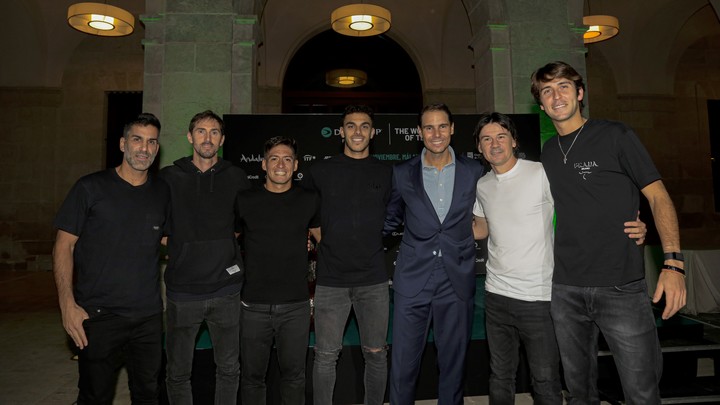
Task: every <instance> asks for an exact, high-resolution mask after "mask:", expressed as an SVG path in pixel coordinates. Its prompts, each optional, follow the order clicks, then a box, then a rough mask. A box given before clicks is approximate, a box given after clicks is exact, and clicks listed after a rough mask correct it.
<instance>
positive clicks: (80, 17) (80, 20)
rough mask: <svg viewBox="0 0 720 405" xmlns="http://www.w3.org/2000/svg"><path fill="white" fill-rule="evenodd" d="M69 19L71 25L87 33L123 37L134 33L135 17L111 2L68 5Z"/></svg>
mask: <svg viewBox="0 0 720 405" xmlns="http://www.w3.org/2000/svg"><path fill="white" fill-rule="evenodd" d="M67 21H68V24H70V26H71V27H73V28H75V29H76V30H78V31H80V32H84V33H86V34H92V35H99V36H102V37H122V36H125V35H130V34H132V32H133V30H134V29H135V17H133V15H132V14H130V13H129V12H127V11H125V10H123V9H121V8H119V7H115V6H111V5H109V4H102V3H75V4H73V5H71V6H70V7H68V14H67Z"/></svg>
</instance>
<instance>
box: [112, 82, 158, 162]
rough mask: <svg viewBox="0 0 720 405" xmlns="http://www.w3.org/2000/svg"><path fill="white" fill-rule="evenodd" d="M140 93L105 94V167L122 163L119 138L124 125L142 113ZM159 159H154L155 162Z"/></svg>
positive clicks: (119, 92) (115, 92) (141, 95)
mask: <svg viewBox="0 0 720 405" xmlns="http://www.w3.org/2000/svg"><path fill="white" fill-rule="evenodd" d="M142 103H143V94H142V92H141V91H133V92H127V91H113V92H108V93H107V128H106V130H107V133H106V136H105V141H106V142H105V167H115V166H117V165H119V164H120V162H122V158H123V154H122V152H120V138H121V137H122V136H123V133H122V131H123V127H124V126H125V123H126V122H128V121H131V120H133V119H135V118H137V116H138V115H140V113H142ZM158 160H159V159H156V162H157V161H158Z"/></svg>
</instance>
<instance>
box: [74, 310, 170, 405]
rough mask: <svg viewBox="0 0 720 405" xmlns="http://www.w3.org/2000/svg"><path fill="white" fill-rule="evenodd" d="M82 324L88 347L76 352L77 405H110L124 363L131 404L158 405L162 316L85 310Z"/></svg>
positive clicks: (160, 314)
mask: <svg viewBox="0 0 720 405" xmlns="http://www.w3.org/2000/svg"><path fill="white" fill-rule="evenodd" d="M87 312H88V314H89V315H90V319H86V320H85V322H83V328H85V334H86V335H87V338H88V345H87V346H86V347H85V348H84V349H83V350H81V351H80V354H79V356H78V369H79V371H80V380H79V382H78V388H80V393H79V395H78V401H77V403H78V404H81V405H85V404H108V405H110V404H112V402H113V398H114V397H115V387H116V385H117V377H118V371H119V370H120V367H121V366H122V364H123V361H124V362H125V366H126V368H127V372H128V385H129V386H130V397H131V398H132V403H133V404H157V403H158V398H159V396H158V374H159V373H160V365H161V362H162V313H158V314H157V315H153V316H150V317H146V318H127V317H124V316H119V315H114V314H111V313H108V312H105V311H104V310H103V309H98V308H95V309H89V310H88V311H87Z"/></svg>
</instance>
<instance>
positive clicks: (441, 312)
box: [385, 104, 483, 405]
mask: <svg viewBox="0 0 720 405" xmlns="http://www.w3.org/2000/svg"><path fill="white" fill-rule="evenodd" d="M418 129H419V131H420V134H421V135H422V138H423V144H424V146H425V147H424V148H423V150H422V152H421V153H420V156H416V157H414V158H412V159H410V160H408V161H406V162H403V163H401V164H398V165H397V166H395V168H394V170H393V180H392V194H391V197H390V202H389V204H388V208H387V216H386V219H385V231H386V232H390V231H392V230H393V229H395V228H397V227H398V226H400V225H402V224H404V225H405V233H404V235H403V238H402V242H401V244H400V251H399V253H398V257H397V262H396V266H395V273H394V277H393V288H394V290H395V296H394V301H395V306H394V312H393V337H392V365H391V368H390V403H391V404H393V405H405V404H412V403H414V401H415V386H416V383H417V377H418V373H419V371H420V362H421V358H422V353H423V349H424V348H425V342H426V339H427V333H428V329H429V327H430V324H431V323H432V325H433V333H434V339H435V346H436V347H437V353H438V367H439V369H440V377H439V386H438V404H439V405H450V404H462V403H463V392H462V382H463V372H464V368H465V367H464V366H465V353H466V351H467V347H468V343H469V340H470V333H471V329H472V316H473V296H474V295H475V241H474V238H473V230H472V227H473V214H472V207H473V203H474V202H475V186H476V184H477V181H478V179H479V178H480V177H481V176H482V174H483V166H482V165H481V164H480V162H477V161H474V160H472V159H468V158H465V157H463V156H460V155H456V154H455V152H454V150H453V148H452V147H451V146H450V141H451V139H452V135H453V132H454V130H455V128H454V124H453V120H452V113H451V112H450V109H449V108H448V107H447V106H446V105H445V104H433V105H428V106H426V107H424V108H423V110H422V111H421V112H420V115H419V128H418Z"/></svg>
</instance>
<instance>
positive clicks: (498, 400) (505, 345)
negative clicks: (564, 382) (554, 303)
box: [485, 292, 563, 405]
mask: <svg viewBox="0 0 720 405" xmlns="http://www.w3.org/2000/svg"><path fill="white" fill-rule="evenodd" d="M485 325H486V330H487V339H488V345H489V347H490V369H491V374H490V403H492V404H514V403H515V375H516V373H517V367H518V362H519V359H520V343H521V342H522V344H523V346H525V353H526V354H527V358H528V365H529V366H530V374H531V376H532V387H533V394H534V395H533V398H534V403H535V404H538V405H546V404H547V405H549V404H553V405H562V403H563V399H562V393H561V389H562V388H561V384H560V356H559V354H558V347H557V342H556V340H555V329H554V328H553V324H552V319H551V318H550V301H522V300H517V299H514V298H509V297H505V296H503V295H499V294H493V293H491V292H487V293H486V294H485Z"/></svg>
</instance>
